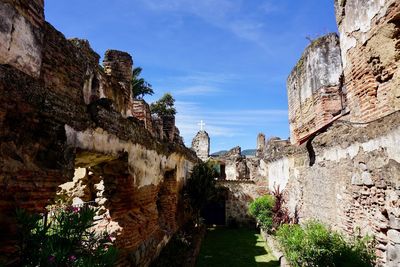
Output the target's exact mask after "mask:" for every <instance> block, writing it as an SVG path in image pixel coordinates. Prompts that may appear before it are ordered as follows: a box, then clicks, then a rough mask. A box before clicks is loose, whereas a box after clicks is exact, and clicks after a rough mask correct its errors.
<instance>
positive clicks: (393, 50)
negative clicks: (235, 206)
mask: <svg viewBox="0 0 400 267" xmlns="http://www.w3.org/2000/svg"><path fill="white" fill-rule="evenodd" d="M335 2H336V3H335V5H336V13H337V21H338V25H339V31H340V50H341V54H342V62H343V78H342V81H340V80H339V85H341V86H342V87H341V88H342V94H343V96H344V97H345V99H344V101H343V102H342V103H344V104H345V106H344V110H345V112H342V114H341V116H340V118H335V119H337V120H336V121H335V122H331V121H328V123H326V122H325V124H322V125H321V126H322V127H319V128H325V129H324V130H322V131H319V132H317V133H315V134H314V133H312V131H311V130H308V129H315V125H314V124H313V121H312V120H309V121H308V125H307V124H304V121H303V118H304V117H301V116H297V115H296V116H294V117H293V114H297V113H298V114H304V111H303V106H301V107H298V106H297V107H296V106H295V104H293V103H296V101H297V100H296V96H293V95H296V94H297V93H296V92H295V89H296V90H297V91H298V90H300V91H302V90H306V88H308V87H307V86H305V87H304V88H303V89H298V88H297V87H294V86H292V83H291V82H290V81H291V77H296V76H299V75H300V76H301V75H304V74H303V72H302V71H301V70H299V71H300V73H299V74H296V73H292V74H291V76H290V77H289V79H288V97H289V113H290V115H289V116H290V123H291V139H292V140H291V141H292V143H298V142H297V141H298V140H301V137H302V136H301V135H299V134H298V133H299V131H296V129H298V128H297V126H298V125H301V127H303V128H304V129H307V131H305V132H304V136H307V138H305V139H304V140H303V141H307V142H306V143H304V144H303V145H297V146H294V145H291V144H289V142H286V143H285V142H284V141H282V142H276V141H270V142H268V143H267V148H266V152H265V155H264V162H265V164H266V171H267V173H268V180H269V186H270V189H271V187H273V185H279V186H280V187H281V188H284V189H285V194H286V199H287V206H288V207H289V210H290V212H291V214H292V215H295V214H297V215H298V216H299V219H300V221H301V222H302V221H303V222H304V221H305V220H308V219H318V220H320V221H322V222H324V223H326V224H328V225H331V226H332V227H333V228H335V229H338V230H341V231H343V232H346V233H348V234H357V233H358V232H361V234H363V235H364V234H373V235H374V236H375V238H376V240H377V246H376V252H377V255H378V256H379V265H380V266H393V267H394V266H399V265H400V224H399V223H400V150H399V147H400V141H399V140H400V113H399V112H400V111H399V105H398V101H399V96H398V91H399V88H400V86H399V54H400V52H399V51H400V50H399V44H400V43H399V16H400V3H399V2H398V1H390V0H386V1H367V0H347V1H335ZM322 40H323V39H322ZM312 46H313V45H311V47H312ZM309 49H310V48H308V50H306V52H305V53H312V51H310V50H309ZM311 49H312V48H311ZM302 64H305V63H304V62H303V63H302ZM314 67H317V69H316V70H314V69H313V68H314ZM314 67H312V68H311V69H310V70H309V73H308V74H307V73H306V76H308V75H311V76H308V78H307V79H311V80H312V79H316V78H318V77H319V76H318V75H319V73H320V72H321V68H320V67H321V66H320V67H318V66H314ZM322 67H323V68H326V69H327V70H329V68H331V67H329V66H325V65H324V66H322ZM323 68H322V70H323ZM313 75H316V77H313ZM319 78H320V77H319ZM313 88H314V89H319V87H312V88H311V92H317V90H314V89H313ZM315 94H317V93H315ZM297 103H302V102H301V101H297ZM314 103H315V102H314ZM293 107H294V108H293ZM311 107H313V105H311ZM314 107H315V105H314ZM311 110H312V108H311ZM316 111H317V110H316V109H314V111H313V112H314V113H315V112H316ZM320 114H321V113H320V112H319V113H318V112H317V113H315V116H319V115H320ZM293 118H294V120H292V119H293ZM293 125H295V127H293ZM323 126H325V127H323ZM317 128H318V127H317ZM310 133H311V134H310ZM306 134H307V135H306ZM299 137H300V139H299Z"/></svg>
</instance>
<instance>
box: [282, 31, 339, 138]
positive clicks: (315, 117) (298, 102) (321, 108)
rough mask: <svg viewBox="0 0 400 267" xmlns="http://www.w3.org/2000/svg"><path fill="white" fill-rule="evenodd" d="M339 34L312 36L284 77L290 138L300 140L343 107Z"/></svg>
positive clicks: (322, 124)
mask: <svg viewBox="0 0 400 267" xmlns="http://www.w3.org/2000/svg"><path fill="white" fill-rule="evenodd" d="M341 75H342V62H341V57H340V46H339V37H338V36H337V35H336V34H329V35H326V36H323V37H320V38H318V39H316V40H314V41H313V42H312V43H311V44H310V45H309V46H308V47H307V49H306V50H305V52H304V53H303V55H302V57H301V59H300V60H299V62H298V63H297V65H296V66H295V67H294V69H293V71H292V72H291V74H290V75H289V78H288V80H287V93H288V99H289V123H290V133H291V135H290V139H291V141H292V143H293V144H295V143H301V142H302V140H303V139H306V138H307V137H308V136H309V135H310V134H312V133H313V132H315V131H316V130H318V129H320V128H321V127H323V126H324V125H326V124H327V123H328V122H329V121H330V120H331V119H332V118H334V117H335V116H336V115H338V114H340V113H341V111H342V110H343V109H344V101H343V92H342V88H341V83H340V77H341Z"/></svg>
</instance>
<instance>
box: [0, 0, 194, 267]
mask: <svg viewBox="0 0 400 267" xmlns="http://www.w3.org/2000/svg"><path fill="white" fill-rule="evenodd" d="M7 10H8V11H7ZM5 11H7V12H5ZM0 12H2V13H1V15H2V20H1V22H0V23H6V24H7V23H8V24H7V25H5V26H4V25H1V26H4V27H0V28H1V29H2V30H3V29H8V28H9V26H10V25H9V24H10V23H14V24H15V25H14V26H11V27H19V26H18V25H19V24H18V23H20V22H21V21H23V22H24V23H23V24H21V25H23V26H24V25H25V26H26V27H25V26H24V27H25V28H24V27H21V28H20V29H19V31H20V32H21V34H18V35H16V34H15V35H13V36H12V38H13V40H12V42H15V43H17V44H20V45H21V44H22V45H23V48H24V49H26V51H25V50H24V51H22V50H21V51H19V50H18V49H16V50H13V49H10V50H7V51H2V50H1V49H0V101H1V102H2V103H3V104H2V105H0V140H1V143H0V194H1V198H0V215H1V216H0V264H2V263H3V262H2V261H3V260H5V261H6V263H14V264H16V262H17V260H18V256H17V247H16V239H17V227H16V218H15V209H16V208H24V209H27V210H28V211H31V212H44V211H45V207H46V206H47V205H49V204H52V202H53V201H54V199H55V197H56V193H57V191H59V190H60V188H59V186H60V185H62V184H65V183H66V182H73V183H74V185H75V184H78V185H80V186H81V187H82V188H75V189H76V190H71V192H73V194H72V197H74V196H76V197H78V196H79V197H81V198H82V200H85V201H87V200H93V201H96V202H98V204H99V205H100V206H101V208H102V210H103V211H104V212H105V213H103V214H102V215H103V216H104V217H103V221H102V222H101V225H103V227H110V226H111V225H112V229H113V230H114V231H115V232H116V234H117V235H116V240H115V243H116V245H117V247H118V248H119V249H120V252H121V253H120V258H119V262H118V263H119V265H121V266H129V265H136V266H147V265H149V263H150V261H151V260H152V259H154V257H156V256H157V253H158V252H159V251H160V250H161V248H162V247H163V246H164V245H165V243H166V242H167V241H168V240H169V237H170V236H171V235H172V234H173V233H174V232H175V231H176V230H177V229H178V228H179V227H180V225H181V224H182V223H184V220H185V218H184V214H183V210H184V207H183V206H182V205H183V204H182V199H181V197H180V190H181V188H182V186H183V183H184V181H185V180H186V178H187V177H188V175H189V171H190V170H191V168H192V166H193V165H194V164H195V163H196V162H197V161H198V158H197V157H196V155H195V154H194V153H193V152H192V151H191V150H189V149H187V148H186V147H184V146H183V145H182V143H181V142H175V143H174V142H167V141H165V140H163V139H162V138H157V137H158V135H157V134H154V133H151V132H149V128H147V129H146V128H145V127H143V123H141V122H140V121H139V120H138V119H136V118H133V117H130V116H129V112H128V111H129V108H130V107H131V106H130V104H131V102H130V101H131V100H130V87H129V86H130V81H129V82H128V72H130V71H131V68H132V62H131V58H130V56H129V55H128V54H126V53H123V52H119V51H115V50H112V54H113V56H114V57H110V56H109V57H107V59H108V62H109V63H110V64H109V67H108V68H111V71H109V69H107V70H106V72H105V71H104V70H103V69H102V68H101V67H100V66H99V63H98V60H99V56H98V55H97V54H96V53H95V52H94V51H93V50H92V49H91V48H90V45H89V43H88V42H87V41H83V40H78V39H71V40H67V39H66V38H65V37H64V35H63V34H62V33H60V32H58V31H57V30H56V29H54V28H53V27H52V26H51V25H50V24H48V23H47V22H44V19H43V1H39V0H35V1H1V2H0ZM6 26H7V27H8V28H7V27H6ZM2 30H0V38H3V39H4V40H5V42H4V43H7V40H8V41H9V40H10V38H11V37H10V36H9V35H8V33H7V32H6V31H2ZM35 34H37V36H36V35H35ZM32 35H35V36H36V37H40V38H38V39H37V40H36V39H32V38H30V37H31V36H32ZM7 38H8V39H7ZM25 43H26V45H25ZM32 46H34V48H32ZM2 47H3V46H2ZM32 53H33V54H32ZM113 58H114V59H115V58H117V59H118V60H117V61H118V62H113ZM114 63H115V64H114ZM115 73H117V74H118V75H117V74H115ZM121 73H122V74H125V75H120V74H121ZM114 74H115V75H114ZM120 79H122V80H120ZM128 94H129V95H128ZM128 99H129V101H127V100H128ZM120 100H121V101H120ZM168 134H170V133H168ZM170 135H171V136H172V137H173V138H171V139H168V140H169V141H172V140H177V139H178V136H177V131H176V129H175V126H174V132H173V133H172V134H170ZM161 137H162V136H161ZM79 168H84V169H86V171H85V173H86V174H85V175H84V176H82V175H80V176H78V177H76V179H77V180H75V181H74V180H73V177H74V173H75V170H77V169H79ZM82 179H85V181H84V182H82V183H81V181H83V180H82ZM77 181H78V183H77ZM80 189H82V191H79V190H80Z"/></svg>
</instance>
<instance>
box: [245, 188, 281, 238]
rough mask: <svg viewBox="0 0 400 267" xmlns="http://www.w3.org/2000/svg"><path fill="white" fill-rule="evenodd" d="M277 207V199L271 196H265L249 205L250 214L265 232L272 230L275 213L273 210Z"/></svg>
mask: <svg viewBox="0 0 400 267" xmlns="http://www.w3.org/2000/svg"><path fill="white" fill-rule="evenodd" d="M274 205H275V199H274V197H273V196H271V195H265V196H263V197H260V198H257V199H256V200H254V201H253V202H251V203H250V205H249V213H250V214H251V215H253V216H254V217H255V218H256V219H257V222H258V223H259V224H260V226H261V228H263V229H264V230H267V231H268V230H271V229H272V226H273V212H272V209H273V207H274Z"/></svg>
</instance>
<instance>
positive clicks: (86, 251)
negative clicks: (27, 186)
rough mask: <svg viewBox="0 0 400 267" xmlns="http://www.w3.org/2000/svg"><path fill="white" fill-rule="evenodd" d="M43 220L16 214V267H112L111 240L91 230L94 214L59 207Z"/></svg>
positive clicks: (92, 211)
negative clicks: (17, 236)
mask: <svg viewBox="0 0 400 267" xmlns="http://www.w3.org/2000/svg"><path fill="white" fill-rule="evenodd" d="M50 214H51V216H46V217H43V216H41V215H38V214H29V213H28V212H26V211H24V210H17V211H16V217H17V221H18V227H19V233H20V238H19V240H20V242H19V258H20V266H88V267H90V266H113V265H114V262H115V261H116V257H117V250H116V248H115V247H114V246H113V244H112V240H111V237H110V236H109V235H108V234H107V233H106V232H103V233H101V234H97V233H96V232H95V231H94V230H93V226H94V216H95V214H96V210H95V209H94V208H90V207H83V208H77V207H72V206H68V207H63V208H58V209H57V210H53V211H52V212H51V213H50Z"/></svg>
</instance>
